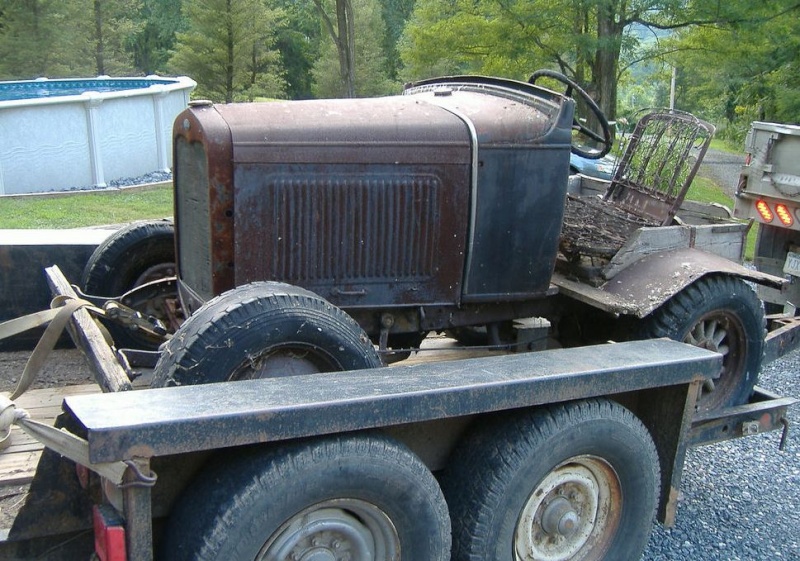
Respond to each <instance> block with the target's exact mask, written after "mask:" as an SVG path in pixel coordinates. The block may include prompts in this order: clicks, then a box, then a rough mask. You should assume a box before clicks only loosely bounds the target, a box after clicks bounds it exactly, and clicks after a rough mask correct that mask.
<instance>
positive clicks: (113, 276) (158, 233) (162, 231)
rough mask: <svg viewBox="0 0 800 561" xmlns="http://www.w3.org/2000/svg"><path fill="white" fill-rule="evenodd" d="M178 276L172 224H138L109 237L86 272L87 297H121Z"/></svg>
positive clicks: (83, 282)
mask: <svg viewBox="0 0 800 561" xmlns="http://www.w3.org/2000/svg"><path fill="white" fill-rule="evenodd" d="M171 276H175V226H174V224H173V223H172V221H170V220H158V221H148V222H134V223H133V224H129V225H128V226H125V227H124V228H122V229H120V230H119V231H117V232H116V233H114V234H112V235H111V236H109V237H108V238H107V239H106V240H105V241H104V242H103V243H101V244H100V245H99V246H97V249H95V250H94V253H92V255H91V257H90V258H89V261H88V262H87V263H86V267H84V269H83V276H82V278H81V287H82V289H83V291H84V292H85V293H87V294H94V295H97V296H121V295H122V294H124V293H126V292H128V291H129V290H130V289H132V288H135V287H137V286H141V285H142V284H145V283H146V282H150V281H153V280H157V279H160V278H164V277H171Z"/></svg>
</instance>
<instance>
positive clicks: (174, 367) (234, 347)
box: [151, 282, 382, 387]
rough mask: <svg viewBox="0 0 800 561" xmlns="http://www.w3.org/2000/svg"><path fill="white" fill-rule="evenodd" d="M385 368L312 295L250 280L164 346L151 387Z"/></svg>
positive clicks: (361, 336) (353, 327) (341, 317)
mask: <svg viewBox="0 0 800 561" xmlns="http://www.w3.org/2000/svg"><path fill="white" fill-rule="evenodd" d="M378 366H382V363H381V359H380V356H379V355H378V353H377V351H376V350H375V348H374V347H373V346H372V343H371V342H370V340H369V337H368V336H367V335H366V333H364V331H363V330H362V329H361V327H359V325H358V324H357V323H356V322H355V320H353V319H352V318H351V317H350V316H348V315H347V314H346V313H344V312H343V311H342V310H340V309H339V308H337V307H335V306H334V305H333V304H331V303H329V302H328V301H327V300H324V299H323V298H321V297H320V296H317V295H316V294H314V293H313V292H309V291H308V290H304V289H302V288H299V287H296V286H291V285H288V284H283V283H277V282H254V283H251V284H246V285H243V286H241V287H238V288H235V289H233V290H230V291H228V292H226V293H224V294H221V295H220V296H218V297H216V298H214V299H212V300H209V301H208V302H207V303H206V304H204V305H203V306H202V307H201V308H200V309H198V310H197V311H196V312H195V313H194V314H192V316H190V317H189V319H187V320H186V321H185V322H184V323H183V325H182V326H181V327H180V329H179V330H178V331H177V332H175V334H174V335H173V337H172V338H171V339H170V340H169V341H168V342H167V343H166V345H164V347H163V349H162V353H161V357H160V358H159V360H158V363H157V364H156V367H155V370H154V372H153V381H152V384H151V385H152V386H153V387H163V386H179V385H193V384H207V383H211V382H224V381H229V380H246V379H254V378H269V377H276V376H291V375H295V374H312V373H317V372H332V371H336V370H359V369H362V368H375V367H378Z"/></svg>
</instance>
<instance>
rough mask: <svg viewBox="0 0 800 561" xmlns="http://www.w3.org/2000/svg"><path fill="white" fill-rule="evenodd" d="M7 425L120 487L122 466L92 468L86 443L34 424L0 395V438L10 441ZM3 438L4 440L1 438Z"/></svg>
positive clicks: (27, 416) (59, 430)
mask: <svg viewBox="0 0 800 561" xmlns="http://www.w3.org/2000/svg"><path fill="white" fill-rule="evenodd" d="M11 425H17V426H18V427H19V428H21V429H22V430H24V431H25V432H26V433H28V434H29V435H31V436H32V437H33V438H35V439H36V440H38V441H39V442H41V443H42V444H44V445H45V446H47V447H48V448H50V449H52V450H54V451H56V452H57V453H59V454H61V455H62V456H64V457H67V458H69V459H70V460H72V461H73V462H75V463H78V464H81V465H84V466H87V467H89V468H91V469H92V471H94V472H96V473H98V474H100V475H102V476H103V477H105V478H106V479H108V480H109V481H111V482H112V483H114V484H115V485H120V484H121V483H122V481H123V479H122V478H123V475H124V473H125V470H126V469H127V467H128V465H127V464H126V463H124V462H107V463H105V462H104V463H98V464H93V463H92V462H91V461H90V460H89V443H88V442H86V441H85V440H83V439H82V438H78V437H77V436H75V435H74V434H72V433H70V432H67V431H65V430H62V429H57V428H55V427H51V426H50V425H46V424H44V423H40V422H39V421H34V420H33V419H31V418H30V415H29V414H28V412H27V411H25V410H24V409H17V408H16V405H14V402H13V401H11V400H10V399H9V398H7V397H5V396H3V395H0V438H2V441H0V442H7V441H8V440H10V439H9V438H8V435H10V434H11ZM2 435H5V436H2ZM1 447H2V445H0V448H1Z"/></svg>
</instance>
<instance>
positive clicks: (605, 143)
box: [528, 70, 612, 160]
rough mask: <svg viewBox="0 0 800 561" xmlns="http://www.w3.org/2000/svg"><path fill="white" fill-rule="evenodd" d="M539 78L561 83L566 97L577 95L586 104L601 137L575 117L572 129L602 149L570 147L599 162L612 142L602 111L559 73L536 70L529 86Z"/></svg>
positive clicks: (579, 154) (574, 83)
mask: <svg viewBox="0 0 800 561" xmlns="http://www.w3.org/2000/svg"><path fill="white" fill-rule="evenodd" d="M539 78H552V79H554V80H556V81H558V82H561V83H562V84H564V85H565V86H567V89H566V90H565V91H564V95H566V96H567V97H572V92H573V91H574V92H575V93H577V94H578V97H580V98H581V99H582V100H583V101H584V102H586V105H587V107H589V110H590V111H591V112H592V113H593V114H594V116H595V117H597V121H598V122H599V123H600V128H601V131H602V135H600V134H598V133H596V132H595V131H593V130H592V129H590V128H589V127H587V126H586V125H584V124H583V123H581V122H580V121H579V120H578V118H577V117H575V118H574V119H573V121H572V129H573V130H575V131H577V132H578V134H581V135H583V136H585V137H586V138H589V139H591V140H594V141H595V142H599V143H600V144H601V145H602V147H601V148H600V149H599V150H584V149H583V148H581V147H579V146H575V145H573V146H572V152H573V153H574V154H577V155H578V156H582V157H584V158H588V159H590V160H599V159H600V158H602V157H603V156H605V155H606V154H608V153H609V152H610V151H611V147H612V142H611V129H610V128H609V126H608V119H606V116H605V114H604V113H603V110H602V109H600V107H599V106H598V105H597V103H595V101H594V100H593V99H592V98H591V97H589V94H588V93H586V92H585V91H584V89H583V88H581V87H580V86H579V85H578V84H577V83H576V82H575V81H573V80H571V79H569V78H567V77H566V76H564V75H563V74H562V73H561V72H556V71H555V70H537V71H536V72H534V73H533V74H531V77H530V78H529V79H528V83H529V84H536V80H538V79H539Z"/></svg>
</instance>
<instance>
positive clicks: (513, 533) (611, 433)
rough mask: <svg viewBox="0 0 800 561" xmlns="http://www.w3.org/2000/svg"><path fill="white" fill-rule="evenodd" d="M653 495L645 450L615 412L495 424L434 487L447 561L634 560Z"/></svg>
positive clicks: (596, 407)
mask: <svg viewBox="0 0 800 561" xmlns="http://www.w3.org/2000/svg"><path fill="white" fill-rule="evenodd" d="M659 485H660V469H659V460H658V454H657V452H656V448H655V445H654V444H653V440H652V438H651V437H650V435H649V433H648V431H647V429H646V428H645V427H644V426H643V425H642V423H641V422H640V421H639V420H638V419H637V418H636V417H635V416H634V415H633V414H632V413H630V412H629V411H628V410H627V409H624V408H623V407H621V406H620V405H617V404H615V403H612V402H610V401H605V400H593V401H587V402H576V403H572V404H566V405H559V406H555V407H550V408H547V409H541V410H538V411H535V412H528V413H524V414H522V415H515V416H513V417H507V416H504V417H501V418H498V419H495V420H494V421H492V422H489V423H486V424H483V426H481V427H479V428H478V429H477V430H476V431H475V432H474V433H473V434H471V435H470V436H468V437H467V438H466V439H465V440H464V441H463V442H462V443H461V444H460V445H459V448H458V449H457V452H456V453H455V454H454V455H453V456H452V457H451V461H450V465H449V466H448V468H447V469H446V471H445V473H444V475H443V478H442V488H443V489H444V493H445V497H446V498H447V501H448V504H449V505H450V515H451V518H452V521H453V561H467V560H469V561H533V560H539V559H547V560H548V561H577V560H579V559H580V560H582V561H601V560H608V561H610V560H616V559H638V558H639V557H640V556H641V554H642V551H643V550H644V547H645V545H646V544H647V540H648V537H649V535H650V531H651V528H652V524H653V517H654V514H655V508H656V505H657V504H658V497H659V492H658V489H659Z"/></svg>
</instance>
